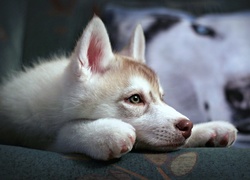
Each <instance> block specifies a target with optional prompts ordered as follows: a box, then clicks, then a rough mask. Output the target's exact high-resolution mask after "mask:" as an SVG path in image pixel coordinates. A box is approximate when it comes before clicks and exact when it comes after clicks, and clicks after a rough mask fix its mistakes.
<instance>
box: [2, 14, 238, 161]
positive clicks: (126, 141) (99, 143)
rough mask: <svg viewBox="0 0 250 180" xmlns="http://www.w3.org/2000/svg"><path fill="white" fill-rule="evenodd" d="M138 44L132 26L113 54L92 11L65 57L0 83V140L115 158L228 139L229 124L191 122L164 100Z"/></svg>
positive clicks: (140, 37) (225, 142)
mask: <svg viewBox="0 0 250 180" xmlns="http://www.w3.org/2000/svg"><path fill="white" fill-rule="evenodd" d="M144 51H145V42H144V35H143V31H142V28H141V27H140V26H137V28H136V30H135V31H134V34H133V36H132V38H131V41H130V43H129V45H128V46H127V48H126V55H119V54H114V53H113V52H112V50H111V45H110V42H109V38H108V34H107V32H106V29H105V26H104V24H103V23H102V21H101V20H100V19H99V18H98V17H94V18H93V19H92V20H91V22H90V23H89V24H88V25H87V27H86V29H85V31H84V32H83V34H82V36H81V37H80V39H79V41H78V42H77V44H76V47H75V49H74V51H73V52H72V53H71V55H70V56H69V57H55V58H54V59H51V60H49V61H46V62H41V63H40V64H38V65H36V66H35V67H34V68H30V69H27V70H26V71H25V72H21V73H19V74H18V75H15V76H14V77H12V78H11V79H9V81H6V82H5V83H4V84H3V85H2V86H1V89H0V117H1V118H0V142H1V143H3V144H10V145H19V146H25V147H30V148H38V149H45V150H51V151H56V152H62V153H74V152H76V153H83V154H86V155H88V156H90V157H92V158H94V159H100V160H108V159H112V158H119V157H121V156H122V155H124V154H126V153H127V152H129V151H131V149H132V148H133V147H134V148H137V149H151V150H157V151H169V150H175V149H178V148H180V147H196V146H206V145H209V146H211V145H212V146H229V145H231V144H232V143H233V142H234V141H235V138H236V132H237V130H236V129H235V128H234V126H233V125H231V124H229V123H226V122H211V123H204V124H200V125H195V126H194V127H193V124H192V122H191V121H189V119H188V118H187V117H185V116H184V115H182V114H181V113H179V112H177V111H176V110H175V109H173V108H172V107H170V106H168V105H167V104H166V103H164V101H163V94H164V93H163V90H162V88H161V85H160V83H159V79H158V77H157V76H156V74H155V72H154V71H152V70H151V69H150V68H148V67H147V66H146V65H145V58H144ZM124 52H125V51H124Z"/></svg>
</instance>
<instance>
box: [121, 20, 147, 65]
mask: <svg viewBox="0 0 250 180" xmlns="http://www.w3.org/2000/svg"><path fill="white" fill-rule="evenodd" d="M121 54H124V55H127V56H130V57H132V58H133V59H134V60H136V61H139V62H141V63H145V37H144V33H143V30H142V27H141V25H137V26H136V28H135V31H134V33H133V36H132V37H131V39H130V42H129V45H128V46H127V47H125V48H124V49H123V50H122V51H121Z"/></svg>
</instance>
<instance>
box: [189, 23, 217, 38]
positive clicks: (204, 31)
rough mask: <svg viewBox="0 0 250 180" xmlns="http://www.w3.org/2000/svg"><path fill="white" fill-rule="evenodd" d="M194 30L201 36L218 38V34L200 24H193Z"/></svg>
mask: <svg viewBox="0 0 250 180" xmlns="http://www.w3.org/2000/svg"><path fill="white" fill-rule="evenodd" d="M192 29H193V30H194V32H195V33H196V34H198V35H201V36H209V37H215V36H216V32H215V31H214V30H213V29H212V28H210V27H207V26H203V25H199V24H192Z"/></svg>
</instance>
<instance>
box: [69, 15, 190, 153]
mask: <svg viewBox="0 0 250 180" xmlns="http://www.w3.org/2000/svg"><path fill="white" fill-rule="evenodd" d="M144 52H145V40H144V35H143V32H142V28H141V27H140V26H137V28H136V29H135V31H134V34H133V36H132V38H131V40H130V43H129V45H128V46H127V47H126V48H125V49H124V50H123V52H122V55H121V54H114V53H113V52H112V50H111V46H110V43H109V38H108V35H107V32H106V29H105V27H104V25H103V23H102V22H101V20H100V19H99V18H97V17H94V18H93V20H92V21H91V22H90V23H89V25H88V26H87V28H86V30H85V31H84V33H83V35H82V37H81V38H80V40H79V41H78V43H77V46H76V48H75V50H74V52H73V53H72V55H71V57H70V60H71V62H70V65H69V67H68V69H67V73H66V74H67V76H68V77H67V79H68V81H69V82H67V83H66V84H67V88H66V89H68V95H67V97H68V99H67V100H65V101H66V102H67V105H66V107H67V108H66V109H69V110H70V111H71V114H72V117H71V118H84V119H93V120H94V119H100V118H116V119H120V120H122V121H124V122H127V123H129V124H131V125H133V126H134V127H135V129H136V135H137V143H136V148H147V149H153V150H172V149H176V148H178V147H180V146H182V145H183V144H184V143H185V140H186V139H187V138H188V137H189V136H190V135H191V129H192V123H191V122H190V121H189V120H188V119H187V118H186V117H185V116H183V115H182V114H180V113H179V112H177V111H176V110H174V109H173V108H171V107H170V106H168V105H166V104H165V103H164V102H163V90H162V88H161V85H160V84H159V80H158V77H157V76H156V74H155V72H154V71H152V70H151V69H150V68H148V67H147V66H146V65H145V64H144V63H145V58H144Z"/></svg>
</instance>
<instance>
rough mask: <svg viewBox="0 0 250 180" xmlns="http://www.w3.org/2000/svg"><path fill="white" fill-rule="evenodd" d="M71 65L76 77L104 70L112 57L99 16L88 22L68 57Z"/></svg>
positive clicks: (106, 35)
mask: <svg viewBox="0 0 250 180" xmlns="http://www.w3.org/2000/svg"><path fill="white" fill-rule="evenodd" d="M70 59H71V65H72V66H71V67H72V68H73V71H74V74H76V75H77V76H78V77H80V76H82V75H84V74H85V75H86V74H89V73H102V72H105V71H106V69H107V68H108V65H109V64H110V61H112V60H113V59H114V54H113V52H112V49H111V45H110V41H109V37H108V34H107V31H106V28H105V26H104V24H103V22H102V21H101V19H100V18H98V17H97V16H94V17H93V19H92V20H91V21H90V22H89V24H88V25H87V27H86V29H85V30H84V32H83V34H82V36H81V37H80V39H79V40H78V42H77V45H76V47H75V49H74V51H73V53H72V55H71V57H70Z"/></svg>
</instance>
